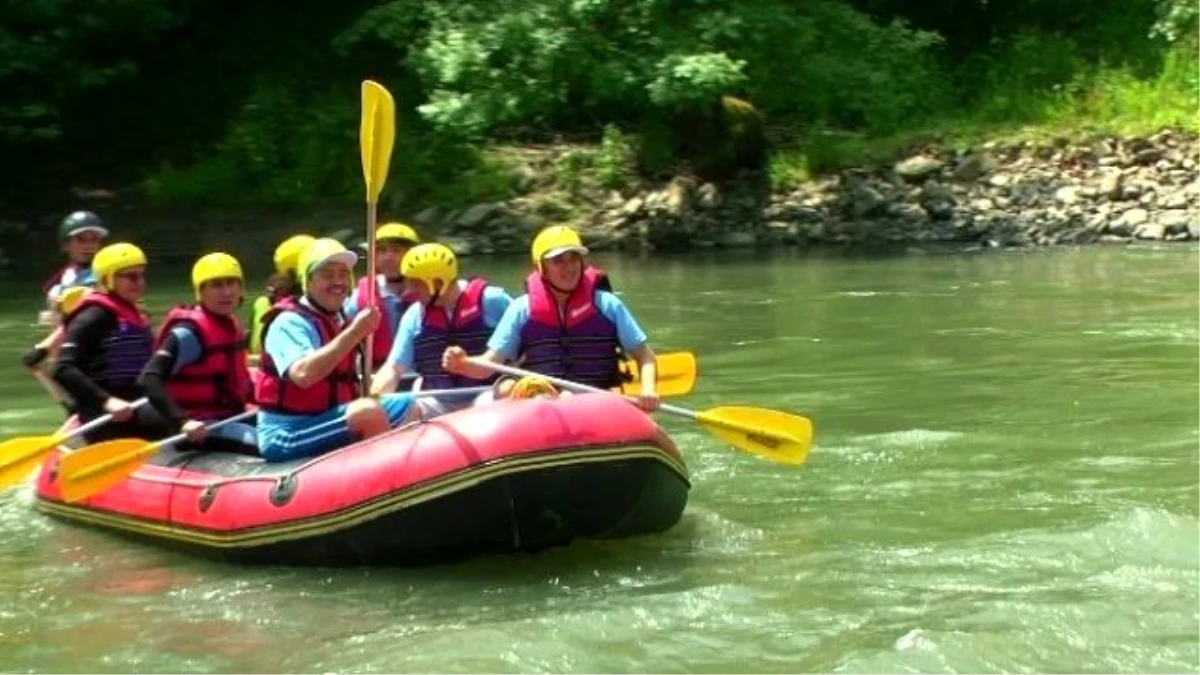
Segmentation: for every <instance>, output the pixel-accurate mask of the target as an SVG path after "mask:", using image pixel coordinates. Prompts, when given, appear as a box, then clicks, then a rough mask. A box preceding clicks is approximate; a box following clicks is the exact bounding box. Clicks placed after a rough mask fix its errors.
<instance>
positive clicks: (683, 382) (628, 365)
mask: <svg viewBox="0 0 1200 675" xmlns="http://www.w3.org/2000/svg"><path fill="white" fill-rule="evenodd" d="M657 356H658V394H659V395H660V396H663V397H668V396H685V395H687V394H690V393H692V389H693V388H694V387H695V386H696V355H695V354H693V353H692V352H666V353H664V354H658V355H657ZM246 358H247V362H248V363H249V364H250V367H251V368H257V367H258V362H259V355H258V354H251V355H249V356H248V357H246ZM625 369H626V371H627V372H629V373H630V374H632V375H633V379H632V380H631V381H629V382H623V383H622V384H621V393H623V394H637V393H638V391H639V390H640V389H641V379H642V377H641V375H642V374H641V369H640V368H638V362H637V361H636V360H634V358H633V357H631V356H630V357H626V358H625ZM416 376H417V374H416V373H405V374H404V375H402V376H401V378H400V379H402V380H403V379H412V378H415V377H416Z"/></svg>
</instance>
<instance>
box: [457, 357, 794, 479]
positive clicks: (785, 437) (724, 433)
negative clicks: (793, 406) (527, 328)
mask: <svg viewBox="0 0 1200 675" xmlns="http://www.w3.org/2000/svg"><path fill="white" fill-rule="evenodd" d="M468 361H470V362H471V363H473V364H475V365H477V366H479V367H481V368H489V369H491V370H494V371H496V372H499V373H505V374H508V375H513V376H516V377H525V376H533V377H541V378H545V379H546V380H547V381H549V382H550V383H551V384H553V385H554V386H556V387H559V388H560V389H569V390H573V391H604V390H603V389H597V388H596V387H592V386H588V385H586V384H579V383H578V382H571V381H570V380H562V379H559V378H557V377H549V376H547V375H541V374H539V373H535V372H532V371H529V370H522V369H520V368H513V367H512V366H505V365H501V364H498V363H492V362H491V361H488V360H486V359H481V358H478V357H476V358H471V359H468ZM627 398H632V397H627ZM659 410H662V411H663V412H668V413H671V414H673V415H679V416H680V417H686V418H688V419H691V420H694V421H695V422H697V423H699V424H700V426H702V427H704V429H705V430H707V431H708V432H709V433H711V434H712V435H713V436H716V437H717V438H719V439H721V440H722V441H724V442H726V443H728V444H730V445H732V446H733V447H735V448H737V449H739V450H744V451H746V452H749V453H752V454H755V455H759V456H760V457H765V458H767V459H769V460H771V461H774V462H779V463H781V464H802V463H803V462H804V460H806V459H808V450H809V448H810V447H811V446H812V421H811V420H809V419H808V418H806V417H800V416H799V415H792V414H789V413H785V412H780V411H778V410H768V409H765V408H751V407H747V406H722V407H718V408H710V409H708V410H705V411H702V412H695V411H693V410H688V409H687V408H680V407H679V406H674V405H670V404H667V403H663V404H662V405H660V406H659Z"/></svg>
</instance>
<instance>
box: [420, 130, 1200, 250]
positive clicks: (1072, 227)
mask: <svg viewBox="0 0 1200 675" xmlns="http://www.w3.org/2000/svg"><path fill="white" fill-rule="evenodd" d="M1198 153H1200V144H1198V142H1197V138H1196V137H1194V136H1192V135H1189V134H1184V133H1180V132H1177V131H1163V132H1160V133H1157V134H1154V135H1152V136H1148V137H1138V138H1119V137H1114V136H1096V137H1093V138H1090V139H1086V140H1071V141H1068V140H1065V139H1059V140H1053V141H1043V142H1019V143H1007V144H1006V143H998V142H993V143H988V144H985V145H982V146H980V147H977V148H973V149H970V150H960V151H951V150H946V149H941V148H936V147H930V148H926V149H923V150H921V151H919V152H916V153H914V154H912V155H910V156H908V157H906V158H903V159H901V160H900V161H897V162H895V163H891V164H888V165H884V166H876V167H863V168H856V169H850V170H846V171H842V172H840V173H838V174H836V175H829V176H825V177H821V178H819V179H817V180H813V181H811V182H808V183H804V184H801V185H798V186H795V187H793V188H791V189H787V190H783V191H779V190H774V191H772V190H770V189H769V188H768V187H767V186H765V185H762V184H755V183H754V182H741V183H738V184H733V185H727V186H718V185H715V184H711V183H699V182H697V181H695V180H692V179H689V178H685V177H677V178H675V179H673V180H671V181H670V182H669V183H667V184H665V185H660V186H654V187H642V188H639V189H631V190H627V191H623V192H617V191H599V190H591V191H584V192H582V193H581V192H579V191H576V193H574V194H570V195H568V194H562V193H554V192H553V191H550V192H547V191H545V190H539V189H537V188H536V187H532V188H530V189H529V190H528V191H527V192H526V193H525V194H523V195H521V196H519V197H515V198H513V199H511V200H508V201H504V202H491V203H485V204H475V205H472V206H469V207H466V208H463V209H459V210H455V211H450V212H445V211H442V210H438V209H428V210H426V211H424V212H422V213H420V214H418V215H416V217H415V218H414V220H415V221H416V224H417V225H418V226H420V227H422V228H423V229H425V230H427V231H430V232H434V233H439V234H440V236H441V237H442V238H443V239H444V240H447V241H449V242H452V243H453V244H454V245H455V246H456V248H458V249H460V250H461V251H462V252H463V253H471V252H476V253H484V252H518V251H525V250H526V247H527V246H528V242H529V241H530V237H531V233H532V232H534V231H535V230H536V229H537V228H538V227H540V226H542V225H544V224H546V223H553V222H570V223H573V224H575V225H577V226H579V227H580V228H581V229H582V231H583V233H584V236H585V239H586V240H587V241H589V242H590V243H591V244H592V245H594V246H595V247H597V248H634V249H642V248H650V249H655V250H687V249H693V248H706V247H744V246H768V247H771V246H781V245H795V246H828V245H834V246H856V245H861V246H878V245H906V244H934V243H936V244H952V245H964V246H983V247H1009V246H1045V245H1055V244H1086V243H1093V242H1102V243H1123V242H1131V241H1136V240H1156V241H1189V240H1195V239H1197V237H1198V235H1200V190H1198V184H1197V176H1198V174H1197V170H1198V161H1200V158H1198ZM525 170H526V172H527V173H528V174H530V175H536V174H537V173H538V171H539V167H537V166H529V167H525ZM531 181H532V178H531Z"/></svg>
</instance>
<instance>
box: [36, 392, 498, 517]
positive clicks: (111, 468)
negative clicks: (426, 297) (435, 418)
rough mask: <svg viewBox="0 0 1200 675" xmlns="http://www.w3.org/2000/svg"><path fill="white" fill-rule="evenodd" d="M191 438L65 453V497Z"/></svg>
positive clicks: (99, 486)
mask: <svg viewBox="0 0 1200 675" xmlns="http://www.w3.org/2000/svg"><path fill="white" fill-rule="evenodd" d="M490 389H491V387H490V386H478V387H462V388H459V389H428V390H425V391H417V392H413V394H412V395H413V396H414V397H415V398H421V397H426V396H466V395H471V396H474V395H475V394H479V393H482V392H485V391H488V390H490ZM254 414H256V413H255V412H253V411H250V412H244V413H240V414H238V415H235V416H233V417H230V418H227V419H223V420H220V421H219V422H213V423H212V424H209V425H207V428H208V430H209V431H212V430H213V429H216V428H218V427H222V426H224V425H226V424H229V423H231V422H238V421H240V420H244V419H246V418H247V417H250V416H251V415H254ZM185 438H187V434H176V435H174V436H171V437H170V438H164V439H162V440H160V441H146V440H143V439H141V438H119V439H116V440H112V441H105V442H103V443H96V444H94V445H89V446H87V447H84V448H80V449H79V450H76V451H75V452H72V453H71V454H69V455H66V456H64V457H63V459H62V461H61V462H60V463H59V466H58V476H59V486H60V489H61V490H62V497H63V499H64V500H65V501H67V502H77V501H80V500H82V499H87V498H88V497H90V496H92V495H94V494H96V493H98V492H103V491H105V490H107V489H109V488H110V487H112V486H114V485H116V484H117V483H120V482H121V481H123V480H125V479H126V478H127V477H128V476H129V475H130V474H132V473H133V472H134V471H137V470H138V468H139V467H141V466H142V464H145V463H146V460H148V459H150V458H151V457H153V456H154V454H155V453H157V452H158V451H159V450H161V449H162V448H163V446H165V445H169V444H171V443H178V442H180V441H182V440H184V439H185Z"/></svg>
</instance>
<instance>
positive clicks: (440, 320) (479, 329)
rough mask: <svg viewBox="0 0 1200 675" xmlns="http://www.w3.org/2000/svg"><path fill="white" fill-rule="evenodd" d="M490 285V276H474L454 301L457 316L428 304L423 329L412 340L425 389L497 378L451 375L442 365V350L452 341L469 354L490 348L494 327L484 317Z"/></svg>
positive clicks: (483, 382) (457, 385)
mask: <svg viewBox="0 0 1200 675" xmlns="http://www.w3.org/2000/svg"><path fill="white" fill-rule="evenodd" d="M455 283H458V282H457V281H456V282H455ZM487 287H488V282H487V279H484V278H483V277H475V278H473V279H471V280H470V281H469V282H468V283H467V287H466V288H465V289H463V292H462V295H460V296H458V301H457V302H455V303H454V312H453V314H454V316H453V318H452V319H451V320H449V321H447V319H446V312H445V311H443V309H442V308H441V307H426V308H425V314H424V316H423V317H422V319H421V333H420V335H418V336H417V339H416V340H415V342H414V344H413V361H414V362H415V364H416V368H417V372H418V373H420V374H421V380H422V383H421V388H422V389H454V388H458V387H471V386H475V385H478V384H480V383H482V384H487V383H489V382H494V381H495V380H496V376H495V375H490V376H488V377H486V378H484V379H482V380H473V379H471V378H469V377H464V376H461V375H451V374H450V373H447V372H446V371H445V370H443V369H442V353H443V352H445V351H446V347H449V346H450V345H458V346H459V347H462V348H463V349H464V350H466V352H467V353H468V354H482V353H483V352H484V350H486V349H487V341H488V338H489V337H490V336H491V334H492V329H491V328H489V327H488V325H487V322H486V321H484V320H483V292H484V290H486V289H487Z"/></svg>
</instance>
